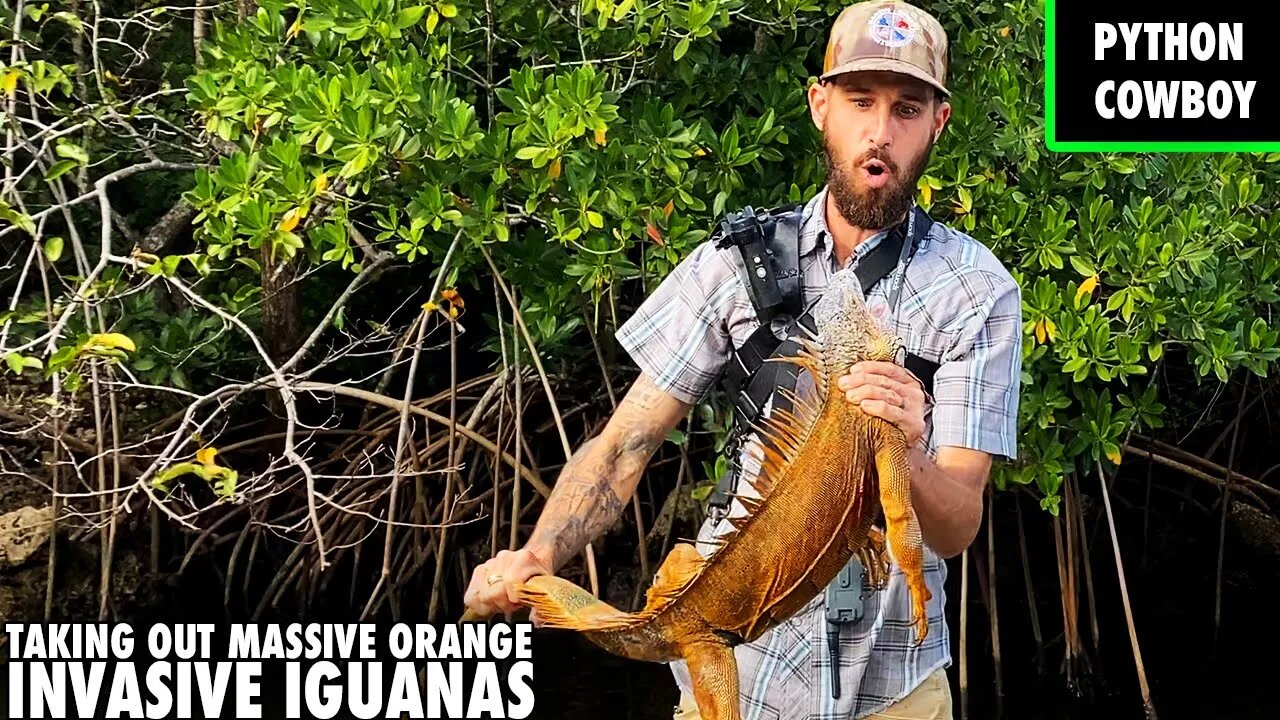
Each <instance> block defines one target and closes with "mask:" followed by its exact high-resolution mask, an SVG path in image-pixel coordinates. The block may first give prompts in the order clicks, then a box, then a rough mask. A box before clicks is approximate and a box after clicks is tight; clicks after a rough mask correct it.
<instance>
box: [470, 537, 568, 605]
mask: <svg viewBox="0 0 1280 720" xmlns="http://www.w3.org/2000/svg"><path fill="white" fill-rule="evenodd" d="M550 574H552V573H551V568H550V567H549V566H548V565H547V563H546V562H544V561H543V560H542V559H541V558H539V557H538V556H537V555H535V554H534V553H533V551H532V550H529V549H528V548H523V549H520V550H516V551H515V552H512V551H510V550H500V551H499V552H498V554H497V555H495V556H493V557H492V558H490V559H489V560H487V561H486V562H484V563H483V564H481V565H478V566H476V569H475V571H474V572H472V573H471V583H470V584H469V585H468V586H467V591H466V593H464V594H463V596H462V602H463V603H465V604H466V606H467V609H468V610H472V611H474V612H477V613H479V614H481V615H484V616H486V617H488V616H490V615H496V614H497V613H500V612H502V613H508V612H514V611H515V610H517V609H518V608H519V607H520V603H519V602H517V601H516V588H517V587H519V586H520V583H523V582H524V581H525V580H528V579H529V578H531V577H533V576H535V575H550Z"/></svg>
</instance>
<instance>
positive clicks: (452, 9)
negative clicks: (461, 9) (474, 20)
mask: <svg viewBox="0 0 1280 720" xmlns="http://www.w3.org/2000/svg"><path fill="white" fill-rule="evenodd" d="M438 7H439V8H440V14H441V15H443V16H445V17H447V18H451V17H456V16H457V14H458V8H457V6H455V5H454V4H453V3H441V4H440V5H439V6H438Z"/></svg>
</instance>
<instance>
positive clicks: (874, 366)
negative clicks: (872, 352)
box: [853, 360, 916, 383]
mask: <svg viewBox="0 0 1280 720" xmlns="http://www.w3.org/2000/svg"><path fill="white" fill-rule="evenodd" d="M853 369H854V370H856V371H857V372H861V373H866V374H868V375H881V376H884V377H888V378H891V379H893V380H897V381H898V382H904V383H914V382H916V379H915V376H914V375H912V374H911V372H910V371H909V370H907V369H906V368H904V367H902V366H901V365H899V364H897V363H891V362H885V361H883V360H864V361H862V362H860V363H856V364H855V365H854V366H853Z"/></svg>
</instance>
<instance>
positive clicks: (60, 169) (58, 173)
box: [44, 160, 80, 180]
mask: <svg viewBox="0 0 1280 720" xmlns="http://www.w3.org/2000/svg"><path fill="white" fill-rule="evenodd" d="M79 166H80V163H78V162H76V161H75V160H59V161H58V162H56V163H54V164H53V166H52V167H50V168H49V171H48V172H46V173H45V174H44V179H45V180H56V179H58V178H60V177H62V176H63V175H64V174H66V172H67V171H68V170H70V169H72V168H74V167H79Z"/></svg>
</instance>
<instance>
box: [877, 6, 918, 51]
mask: <svg viewBox="0 0 1280 720" xmlns="http://www.w3.org/2000/svg"><path fill="white" fill-rule="evenodd" d="M867 27H868V28H869V29H870V31H871V32H870V34H871V38H872V39H873V40H875V41H876V42H878V43H880V44H881V45H884V46H885V47H902V46H903V45H906V44H907V43H909V42H911V39H912V38H914V37H915V36H916V28H915V26H914V25H912V24H911V20H910V19H908V18H907V16H906V15H905V14H904V13H900V12H897V11H896V10H889V9H887V8H886V9H884V10H879V11H877V12H876V14H874V15H872V16H871V19H870V20H868V21H867Z"/></svg>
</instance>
